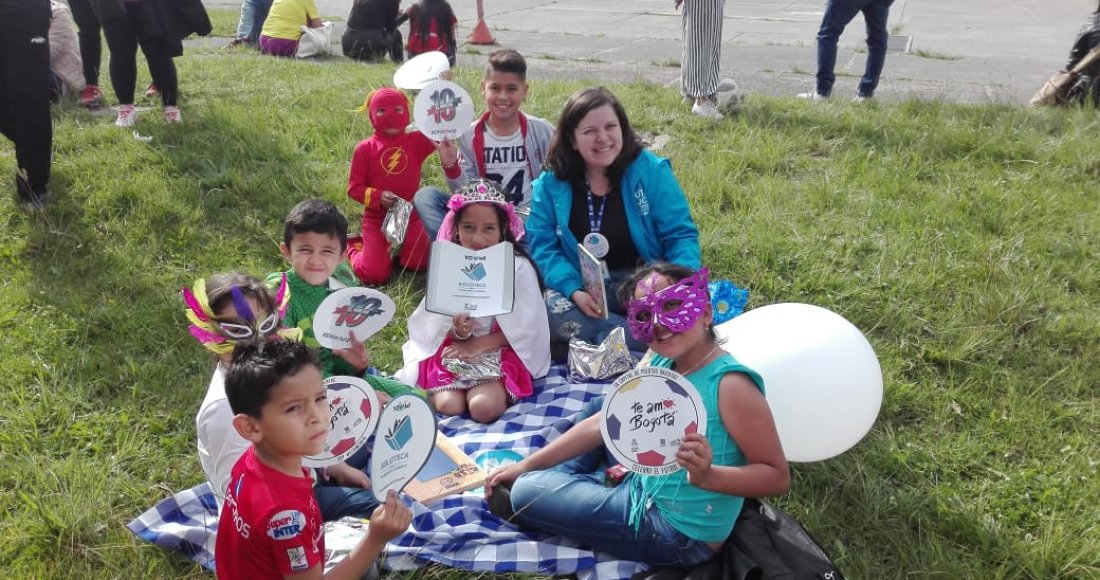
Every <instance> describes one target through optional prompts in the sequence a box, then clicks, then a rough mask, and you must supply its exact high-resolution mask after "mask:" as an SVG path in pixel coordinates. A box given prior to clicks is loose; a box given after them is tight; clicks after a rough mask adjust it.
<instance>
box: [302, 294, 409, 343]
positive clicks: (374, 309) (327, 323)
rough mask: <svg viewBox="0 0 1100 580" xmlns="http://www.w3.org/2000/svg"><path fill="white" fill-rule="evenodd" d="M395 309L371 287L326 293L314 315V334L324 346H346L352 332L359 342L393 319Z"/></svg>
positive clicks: (391, 301)
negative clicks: (326, 296)
mask: <svg viewBox="0 0 1100 580" xmlns="http://www.w3.org/2000/svg"><path fill="white" fill-rule="evenodd" d="M396 310H397V307H396V306H395V305H394V303H393V300H390V297H389V296H386V295H385V294H383V293H381V292H379V291H378V290H375V289H373V288H343V289H341V290H337V291H336V292H333V293H332V294H329V296H328V298H325V300H324V301H323V302H321V305H320V306H318V307H317V312H315V313H314V314H313V334H314V336H316V337H317V342H319V343H320V344H321V346H323V347H325V348H348V347H350V346H351V333H352V332H355V338H357V339H359V342H363V341H364V340H366V339H368V338H370V337H371V336H373V335H374V333H376V332H378V331H379V330H382V327H384V326H386V324H388V323H389V322H390V320H393V313H394V312H395V311H396Z"/></svg>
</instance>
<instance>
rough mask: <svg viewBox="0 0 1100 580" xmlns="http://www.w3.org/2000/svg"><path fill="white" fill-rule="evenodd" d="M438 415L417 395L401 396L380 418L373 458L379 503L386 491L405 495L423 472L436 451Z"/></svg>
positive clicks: (375, 487)
mask: <svg viewBox="0 0 1100 580" xmlns="http://www.w3.org/2000/svg"><path fill="white" fill-rule="evenodd" d="M435 437H436V422H435V412H434V411H432V408H431V406H430V405H428V401H426V400H425V399H421V398H420V397H418V396H416V395H413V394H408V393H406V394H404V395H398V396H396V397H394V398H393V400H391V401H390V403H389V404H388V405H386V408H385V409H384V410H383V411H382V416H381V417H380V418H379V419H378V434H377V435H376V436H375V438H374V450H373V451H372V453H371V458H370V474H371V489H372V490H374V497H376V498H378V501H386V492H388V491H389V490H391V489H392V490H394V491H397V492H399V493H400V492H401V490H402V489H404V488H405V485H407V484H408V483H409V482H410V481H412V479H413V478H414V477H416V474H417V473H419V472H420V470H421V468H423V467H424V464H425V463H427V462H428V457H429V456H430V455H431V454H432V449H434V448H435Z"/></svg>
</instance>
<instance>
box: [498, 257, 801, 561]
mask: <svg viewBox="0 0 1100 580" xmlns="http://www.w3.org/2000/svg"><path fill="white" fill-rule="evenodd" d="M619 293H620V296H619V298H620V301H621V303H623V304H628V308H627V324H628V325H629V329H630V332H631V334H632V335H633V336H634V338H635V339H637V340H639V341H641V342H645V343H647V344H648V345H649V348H650V349H651V350H652V351H653V352H654V353H656V356H654V357H653V359H652V360H651V363H650V364H652V365H654V366H663V367H666V368H670V369H672V370H674V371H676V372H678V373H680V374H682V375H684V376H685V377H686V378H687V379H688V381H690V382H691V383H692V384H693V385H694V386H695V388H696V389H697V390H698V391H699V394H700V396H701V398H702V399H703V406H704V407H705V409H706V412H707V428H706V431H705V433H688V434H685V435H684V438H683V444H682V445H681V446H680V449H679V451H678V452H677V461H678V462H679V464H680V466H681V468H682V469H680V470H679V471H677V472H675V473H672V474H669V475H663V476H650V475H641V474H636V473H631V474H629V475H627V477H626V478H625V479H624V480H623V482H622V483H621V484H620V485H618V486H616V487H607V486H605V485H604V470H605V469H606V468H607V467H608V466H609V464H612V463H613V462H614V459H613V458H611V456H610V454H608V453H607V452H606V449H605V448H604V446H603V439H602V437H601V435H600V420H601V417H600V412H599V410H600V408H601V403H602V398H601V399H596V400H594V401H592V402H590V403H589V405H588V406H587V407H586V408H585V410H584V411H582V412H581V419H580V421H579V422H578V423H577V424H576V425H575V426H574V427H573V428H572V429H570V430H569V431H568V432H566V433H565V434H564V435H562V436H561V437H559V438H558V439H556V440H554V441H553V442H552V443H550V444H549V445H547V446H546V447H544V448H542V449H540V450H539V451H537V452H535V453H534V454H532V455H530V456H529V457H527V458H525V459H523V460H522V461H520V462H519V463H516V464H514V465H510V466H508V467H505V468H503V469H501V470H499V471H497V472H494V473H493V474H492V475H491V476H490V478H489V485H487V486H486V495H487V496H489V497H490V500H491V501H490V505H493V506H500V504H501V498H500V497H498V498H496V499H492V496H493V495H494V494H502V495H504V494H507V495H508V499H509V502H510V504H511V506H510V507H511V509H512V512H513V513H514V516H513V521H516V522H518V523H521V524H523V525H525V526H529V527H532V528H537V529H540V530H543V531H546V532H550V533H555V534H559V535H561V536H565V537H568V538H570V539H573V540H575V541H577V542H580V543H581V544H584V545H587V546H589V547H591V548H592V549H594V550H596V551H600V552H607V553H609V554H611V555H613V556H615V557H617V558H622V559H629V560H637V561H641V562H646V563H649V564H652V565H655V566H681V567H686V566H693V565H695V564H698V563H700V562H702V561H705V560H707V559H709V558H710V557H712V556H714V554H715V553H717V549H718V548H719V547H720V546H721V544H722V542H724V541H725V539H726V538H727V537H728V536H729V534H730V532H731V531H732V530H733V524H734V521H735V520H736V519H737V515H738V513H740V510H741V504H742V502H743V498H745V497H767V496H774V495H779V494H782V493H785V492H786V491H787V490H788V489H789V487H790V472H789V470H788V468H787V461H786V459H785V458H784V455H783V448H782V446H781V445H780V443H779V435H778V434H777V433H776V430H775V422H774V420H773V419H772V414H771V410H770V409H769V408H768V403H767V401H766V400H765V399H764V384H763V379H761V377H760V375H758V374H757V373H756V372H755V371H753V370H751V369H749V368H747V367H745V366H743V365H741V364H740V363H738V362H737V361H736V360H735V359H734V358H733V357H732V356H730V355H729V354H727V353H725V352H724V351H723V350H722V348H721V346H720V345H719V344H718V343H717V340H716V339H717V337H716V334H715V332H714V329H713V325H712V320H713V317H712V313H711V307H710V299H709V296H708V295H707V270H706V269H705V268H704V269H702V270H699V271H698V272H692V271H691V270H688V269H685V268H683V267H680V266H675V265H671V264H654V265H650V266H647V267H645V268H643V269H642V270H640V271H638V272H636V273H635V274H634V275H633V276H632V277H631V278H630V279H629V280H627V281H626V282H624V283H623V285H622V286H621V287H620V289H619ZM609 460H610V461H609Z"/></svg>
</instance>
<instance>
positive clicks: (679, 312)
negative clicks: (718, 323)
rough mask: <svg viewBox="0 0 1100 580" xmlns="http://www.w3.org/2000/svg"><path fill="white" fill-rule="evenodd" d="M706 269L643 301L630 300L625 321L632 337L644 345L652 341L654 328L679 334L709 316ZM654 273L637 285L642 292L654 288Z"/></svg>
mask: <svg viewBox="0 0 1100 580" xmlns="http://www.w3.org/2000/svg"><path fill="white" fill-rule="evenodd" d="M708 273H709V272H708V270H707V269H706V268H700V269H699V271H698V272H696V273H694V274H692V275H691V276H688V277H687V278H684V279H683V280H680V281H679V282H677V283H675V284H673V285H671V286H668V287H666V288H663V289H661V290H659V291H657V292H650V293H649V294H647V295H646V296H644V297H642V298H637V299H634V300H631V301H630V303H629V304H627V307H626V320H627V325H628V327H629V328H630V334H631V335H632V336H633V337H634V339H635V340H638V341H641V342H652V341H653V325H654V324H660V325H661V326H664V327H665V328H667V329H669V330H671V331H672V332H675V333H677V334H679V333H681V332H684V331H686V330H688V329H690V328H691V327H693V326H695V321H696V320H698V319H699V317H700V316H702V315H703V314H705V313H706V312H707V307H708V306H709V305H710V298H709V296H708V295H707V275H708ZM655 276H658V274H656V273H654V274H652V275H650V276H649V277H647V278H645V279H644V280H642V281H641V282H639V283H638V287H639V288H643V289H644V288H646V287H647V286H649V287H650V288H652V285H653V280H654V277H655Z"/></svg>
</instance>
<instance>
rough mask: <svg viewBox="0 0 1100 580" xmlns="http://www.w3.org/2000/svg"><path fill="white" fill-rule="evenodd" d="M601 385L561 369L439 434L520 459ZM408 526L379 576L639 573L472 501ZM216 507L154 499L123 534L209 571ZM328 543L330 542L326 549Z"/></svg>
mask: <svg viewBox="0 0 1100 580" xmlns="http://www.w3.org/2000/svg"><path fill="white" fill-rule="evenodd" d="M607 384H608V383H606V382H591V383H571V382H570V381H569V378H568V369H567V368H566V367H565V366H563V365H555V366H553V367H551V369H550V374H549V375H548V376H547V377H546V378H544V379H540V380H538V381H535V385H534V386H535V394H534V396H532V397H528V398H527V399H525V400H523V401H520V402H519V403H516V404H515V405H512V406H511V407H510V408H509V409H508V410H507V411H506V412H505V414H504V415H503V416H502V417H501V418H500V419H499V420H497V421H496V422H494V423H491V424H489V425H483V424H481V423H477V422H474V421H471V420H468V419H464V418H462V417H449V418H447V419H444V420H441V421H440V422H439V428H440V430H441V431H443V432H444V433H445V434H446V435H447V436H448V437H450V438H451V441H452V442H453V443H454V444H455V445H457V446H458V447H459V448H460V449H462V451H464V452H465V453H466V454H468V455H470V456H471V457H476V456H477V455H478V454H480V453H482V452H485V451H488V450H493V449H507V450H511V451H515V452H516V453H519V454H520V455H523V456H527V455H529V454H530V453H532V452H534V451H535V450H537V449H540V448H541V447H543V446H545V445H546V444H547V443H549V442H550V441H553V440H554V439H555V438H557V437H558V436H560V435H561V434H562V433H564V432H565V431H567V430H568V429H569V428H570V427H571V426H572V425H573V417H574V415H576V413H577V412H579V411H580V410H581V408H582V407H583V406H584V404H585V403H586V402H588V401H589V400H590V399H592V398H593V397H596V396H599V395H601V394H603V392H604V390H605V388H606V387H607ZM410 509H412V512H413V521H412V526H411V529H410V531H409V532H407V533H405V534H403V535H401V536H399V537H397V538H396V539H395V540H394V541H392V542H391V543H390V544H389V545H388V546H387V549H386V558H385V562H384V567H385V568H388V569H391V570H408V569H414V568H418V567H421V566H424V565H426V564H429V563H436V564H442V565H445V566H451V567H455V568H460V569H464V570H470V571H475V572H494V573H505V572H526V573H539V574H546V575H554V576H557V575H566V574H576V575H577V576H578V578H579V579H580V580H625V579H627V578H630V576H632V575H633V574H635V573H637V572H641V571H644V570H645V569H646V565H645V564H641V563H638V562H632V561H626V560H616V559H614V558H612V557H610V556H608V555H606V554H600V553H594V552H592V551H590V550H586V549H583V548H581V547H580V546H578V545H577V544H575V543H573V542H571V541H569V540H566V539H563V538H560V537H557V536H551V535H547V534H538V533H527V532H521V531H519V530H518V529H517V528H515V527H514V526H512V525H511V524H509V523H507V522H504V521H502V520H500V519H499V518H497V517H496V516H495V515H493V514H492V513H490V512H489V509H488V506H487V505H486V503H485V500H484V499H483V498H482V496H481V495H480V494H479V493H471V492H467V493H464V494H461V495H454V496H450V497H447V498H444V499H443V500H442V501H440V502H437V503H435V504H433V505H431V506H424V505H422V504H420V503H417V502H412V505H411V508H410ZM217 522H218V515H217V504H216V502H215V500H214V494H213V491H212V490H211V488H210V486H209V484H207V483H203V484H201V485H198V486H195V487H193V488H191V489H189V490H185V491H182V492H179V493H177V494H175V495H173V496H171V497H168V498H166V499H164V500H162V501H161V502H160V503H158V504H157V505H156V506H154V507H153V508H151V509H149V510H148V511H146V512H145V513H143V514H141V515H140V516H138V517H137V518H136V519H134V520H133V521H132V522H130V523H129V524H128V525H127V527H128V528H129V529H130V531H131V532H133V533H134V534H135V535H137V536H138V537H139V538H141V539H142V540H145V541H147V542H150V543H153V544H156V545H158V546H161V547H164V548H167V549H169V550H175V551H178V552H181V553H183V554H184V555H185V556H187V557H188V558H190V559H191V560H192V561H194V562H196V563H198V564H200V565H202V566H204V567H206V568H208V569H213V568H214V537H215V533H216V528H217ZM356 525H357V524H356V523H355V522H344V521H341V522H330V523H329V524H326V536H325V537H326V540H325V544H326V548H327V549H329V550H334V549H335V548H337V546H338V545H339V544H340V543H341V542H343V543H345V544H346V540H347V539H348V538H349V537H350V538H353V539H354V537H355V535H356V534H357V533H363V532H362V529H361V526H360V530H359V531H358V532H356ZM330 538H331V541H330Z"/></svg>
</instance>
